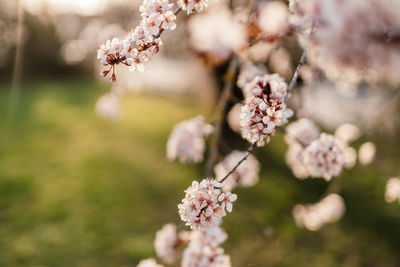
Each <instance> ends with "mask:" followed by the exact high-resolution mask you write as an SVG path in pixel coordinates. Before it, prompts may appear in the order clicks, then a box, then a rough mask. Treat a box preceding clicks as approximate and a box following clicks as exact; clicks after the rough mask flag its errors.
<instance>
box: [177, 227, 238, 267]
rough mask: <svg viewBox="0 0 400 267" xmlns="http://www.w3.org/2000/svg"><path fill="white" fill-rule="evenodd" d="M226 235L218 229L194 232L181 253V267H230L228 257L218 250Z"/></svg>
mask: <svg viewBox="0 0 400 267" xmlns="http://www.w3.org/2000/svg"><path fill="white" fill-rule="evenodd" d="M226 239H227V234H226V233H225V232H224V231H223V230H222V229H221V228H220V227H212V228H208V229H205V230H203V231H199V230H194V231H192V232H191V234H190V243H189V245H188V247H187V248H186V249H185V251H184V252H183V258H182V265H181V266H182V267H230V266H231V262H230V257H229V256H227V255H225V254H224V249H222V248H220V247H219V245H221V244H222V243H223V242H224V241H225V240H226Z"/></svg>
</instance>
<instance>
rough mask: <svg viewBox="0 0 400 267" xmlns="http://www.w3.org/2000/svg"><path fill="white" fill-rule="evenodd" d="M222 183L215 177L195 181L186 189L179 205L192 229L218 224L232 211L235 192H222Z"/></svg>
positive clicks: (180, 211) (180, 212)
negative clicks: (214, 178)
mask: <svg viewBox="0 0 400 267" xmlns="http://www.w3.org/2000/svg"><path fill="white" fill-rule="evenodd" d="M221 186H222V185H221V184H220V183H218V182H217V181H215V180H213V179H204V180H202V181H201V182H200V183H199V182H197V181H193V182H192V185H191V186H190V187H189V188H188V189H186V191H185V193H186V194H185V198H184V199H183V200H182V203H181V204H179V205H178V211H179V215H180V217H181V219H182V221H184V222H186V225H188V226H190V228H191V229H205V228H210V227H215V226H217V225H218V224H219V223H220V222H221V219H222V217H224V216H225V215H226V211H228V212H231V211H232V202H234V201H235V200H236V199H237V196H236V195H235V194H231V193H229V194H228V192H227V193H221V190H220V189H219V188H220V187H221Z"/></svg>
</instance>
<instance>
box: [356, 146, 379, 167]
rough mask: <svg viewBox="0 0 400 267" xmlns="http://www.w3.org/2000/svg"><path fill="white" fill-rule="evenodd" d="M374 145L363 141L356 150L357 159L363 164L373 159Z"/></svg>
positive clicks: (369, 162)
mask: <svg viewBox="0 0 400 267" xmlns="http://www.w3.org/2000/svg"><path fill="white" fill-rule="evenodd" d="M375 156H376V146H375V144H374V143H372V142H365V143H364V144H362V145H361V146H360V149H359V150H358V160H359V161H360V163H361V164H363V165H368V164H371V163H372V162H373V161H374V160H375Z"/></svg>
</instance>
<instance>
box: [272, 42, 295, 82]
mask: <svg viewBox="0 0 400 267" xmlns="http://www.w3.org/2000/svg"><path fill="white" fill-rule="evenodd" d="M269 67H270V68H271V71H272V72H274V73H278V74H280V75H281V76H283V77H285V78H286V79H288V80H289V79H290V78H291V76H292V73H293V67H292V62H291V57H290V53H289V51H287V50H286V49H285V48H283V47H280V48H278V49H277V50H275V51H273V52H272V53H271V56H270V59H269Z"/></svg>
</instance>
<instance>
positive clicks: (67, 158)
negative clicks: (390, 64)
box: [0, 0, 400, 266]
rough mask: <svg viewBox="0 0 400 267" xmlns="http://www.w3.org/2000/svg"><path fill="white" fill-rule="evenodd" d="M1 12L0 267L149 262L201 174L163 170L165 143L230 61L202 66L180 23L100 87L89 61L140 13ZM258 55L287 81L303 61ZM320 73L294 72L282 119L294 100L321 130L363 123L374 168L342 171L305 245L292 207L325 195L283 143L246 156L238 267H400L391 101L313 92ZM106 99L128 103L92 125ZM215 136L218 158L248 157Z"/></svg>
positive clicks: (231, 228) (104, 4) (37, 5)
mask: <svg viewBox="0 0 400 267" xmlns="http://www.w3.org/2000/svg"><path fill="white" fill-rule="evenodd" d="M245 2H246V1H234V3H235V6H240V5H241V4H243V3H245ZM283 2H284V3H286V2H285V1H283ZM0 4H1V8H0V125H1V126H0V137H1V140H0V266H135V265H136V264H137V263H138V262H139V261H140V260H141V259H143V258H147V257H154V256H155V253H154V249H153V240H154V237H155V233H156V231H157V230H158V229H160V228H161V226H162V225H164V224H165V223H169V222H173V223H177V224H178V225H179V229H181V230H182V229H184V226H183V223H181V222H180V220H179V217H178V214H177V204H178V203H179V202H180V201H181V199H182V198H183V194H184V193H183V191H184V190H185V189H186V188H187V186H188V185H189V184H190V183H191V181H192V180H194V179H197V180H200V179H202V178H203V175H204V169H205V167H204V166H203V165H196V166H194V165H181V164H179V163H177V162H169V161H168V160H167V159H166V157H165V146H166V141H167V139H168V135H169V133H170V131H171V129H172V127H173V125H174V124H176V123H178V122H180V121H182V120H184V119H188V118H191V117H194V116H196V115H197V114H203V115H204V116H205V117H206V118H208V119H209V120H212V118H213V114H212V113H213V111H214V105H215V103H216V99H217V96H218V94H219V91H220V90H219V87H220V78H221V76H222V74H223V73H224V71H225V69H226V67H227V61H226V58H225V54H224V53H225V52H226V51H225V50H223V49H222V48H221V49H220V50H218V51H217V52H215V51H213V53H214V55H213V59H214V60H209V57H210V55H209V53H208V52H207V53H206V52H204V51H201V49H199V48H198V47H194V46H193V45H192V44H191V39H190V38H188V36H190V37H191V38H197V39H196V40H198V39H199V38H201V37H198V36H195V37H193V34H192V33H191V29H192V28H193V27H196V26H195V24H196V22H195V21H192V22H190V21H189V22H188V20H190V16H186V15H185V14H179V16H178V21H177V26H178V27H177V30H175V31H171V32H166V33H165V34H164V35H163V42H164V45H163V47H162V49H161V53H160V54H158V55H156V56H155V58H154V60H152V62H150V63H149V64H147V70H146V72H145V73H144V74H142V73H131V72H129V71H125V70H123V69H122V68H119V69H118V70H117V72H118V74H117V75H118V81H117V83H115V84H113V85H111V84H110V83H109V82H108V81H107V80H106V79H103V78H101V77H99V75H98V73H99V71H100V70H101V67H102V66H101V65H100V64H99V63H98V61H97V59H96V50H97V49H98V47H99V46H100V45H101V44H102V43H104V42H105V41H106V40H107V39H110V38H112V37H114V36H120V37H121V36H124V35H125V33H126V32H127V31H128V30H129V29H131V28H132V27H134V26H135V25H137V23H138V22H139V20H140V17H139V15H140V14H139V11H138V9H139V6H140V4H141V1H139V0H134V1H132V0H85V1H82V0H19V1H18V0H0ZM222 5H223V4H222ZM196 16H198V15H194V16H193V17H196ZM193 20H194V19H193ZM186 22H188V23H186ZM188 25H189V26H188ZM227 25H230V24H229V23H228V24H227ZM222 30H223V29H222ZM205 35H206V36H207V33H206V34H205ZM256 49H258V50H256ZM229 53H230V52H228V57H229ZM253 53H254V54H256V55H257V56H258V57H261V58H268V61H267V63H266V64H265V65H266V66H267V67H268V70H269V71H270V72H271V73H274V72H278V73H280V74H281V75H282V76H283V77H284V78H285V79H286V80H290V77H291V76H292V74H293V71H294V69H295V67H296V64H297V62H298V58H299V56H300V53H301V48H300V47H299V46H298V45H297V42H296V38H295V37H294V36H291V37H289V38H288V40H287V41H285V42H283V43H281V44H279V45H269V44H268V45H266V46H262V47H256V48H255V51H253ZM215 54H216V55H217V56H215ZM218 56H220V57H218ZM206 59H208V61H207V60H206ZM260 60H261V61H262V60H263V59H260ZM210 62H212V63H210ZM306 70H309V69H307V68H306ZM315 72H317V71H315V70H309V72H304V73H303V74H302V78H301V81H300V83H301V84H302V86H301V93H295V94H294V96H293V98H292V102H291V105H292V107H293V108H294V109H297V108H298V107H299V102H302V103H303V104H302V106H301V112H303V113H306V114H311V115H312V118H313V119H314V120H315V121H316V122H317V123H318V124H319V125H320V126H321V127H323V128H324V129H325V130H326V131H328V132H332V131H334V130H335V128H336V127H338V126H339V125H340V124H342V123H345V122H351V123H354V124H356V125H358V126H359V127H360V128H361V129H362V130H363V132H364V133H365V134H363V135H362V137H361V138H360V139H358V140H357V141H356V142H355V143H354V147H355V148H356V149H358V148H359V147H360V146H361V145H362V144H363V143H364V142H366V141H371V142H373V143H374V144H375V145H376V148H377V151H376V156H375V161H373V162H372V163H370V164H367V165H363V164H360V163H357V164H356V165H355V167H354V168H353V169H351V170H346V171H344V172H343V173H342V175H341V183H342V190H341V195H342V197H343V198H344V200H345V202H346V214H345V216H344V218H343V219H342V220H340V221H339V222H338V223H336V224H328V225H325V226H324V227H323V228H322V229H321V230H320V231H318V232H310V231H308V230H306V229H300V228H298V227H297V226H296V224H295V222H294V220H293V217H292V212H291V211H292V208H293V206H294V205H295V204H297V203H315V202H317V201H318V200H319V199H320V198H321V195H322V194H323V193H324V191H325V189H326V188H327V187H328V186H329V185H328V183H326V182H325V181H323V180H322V179H311V180H306V181H300V180H298V179H296V178H295V177H294V176H293V174H292V172H291V170H290V169H289V168H288V167H287V165H286V163H285V160H284V159H285V153H286V150H287V145H286V144H285V142H284V139H283V132H278V133H277V134H276V136H274V137H273V138H272V141H271V143H270V144H269V145H268V146H266V147H264V148H262V149H258V150H257V151H256V153H255V155H256V156H257V158H258V160H259V161H260V163H261V165H262V168H261V174H260V182H259V184H258V185H257V186H255V187H252V188H247V189H246V188H245V189H237V190H236V193H237V194H238V196H239V199H238V201H237V204H236V206H235V208H234V212H233V213H232V214H230V216H227V217H226V219H225V220H224V224H223V228H224V229H225V230H226V231H227V233H228V235H229V238H228V240H227V241H226V242H225V244H224V245H223V247H224V248H225V250H226V253H227V254H229V255H230V256H231V258H232V264H233V266H296V265H297V266H298V265H300V266H400V254H399V251H400V206H399V205H398V203H393V204H387V203H386V202H385V200H384V192H385V185H386V181H387V179H388V178H389V177H391V176H397V175H399V174H400V166H399V162H400V153H399V148H400V138H399V122H400V120H399V108H398V107H399V104H400V98H399V96H398V88H393V87H392V86H390V85H386V84H383V85H381V84H380V85H374V86H370V85H367V84H362V83H361V84H357V85H352V84H349V83H344V82H330V81H328V80H326V79H325V78H324V77H323V76H322V77H321V76H319V78H318V79H317V81H314V82H312V83H308V82H307V81H308V80H307V78H309V79H313V78H310V76H313V75H314V73H315ZM111 87H112V88H113V89H112V90H114V91H116V92H123V94H124V97H123V98H121V99H118V105H117V106H118V107H112V108H110V109H106V111H104V110H103V111H102V110H100V111H99V110H97V113H98V114H96V109H95V107H96V101H97V100H98V99H99V98H100V97H101V96H103V95H104V94H106V93H107V92H109V91H110V88H111ZM236 89H237V88H236ZM119 101H120V103H119ZM99 114H100V115H103V117H102V116H98V115H99ZM104 117H105V118H104ZM224 127H225V128H224V134H225V136H226V142H227V145H226V146H227V148H226V150H227V151H228V150H230V149H242V150H245V149H246V148H247V146H248V145H247V144H246V142H244V141H243V140H241V138H240V137H239V136H238V135H236V134H235V133H234V131H232V130H231V129H230V128H229V127H228V125H224ZM228 152H229V151H228Z"/></svg>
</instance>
